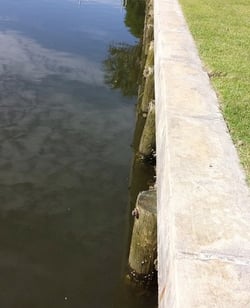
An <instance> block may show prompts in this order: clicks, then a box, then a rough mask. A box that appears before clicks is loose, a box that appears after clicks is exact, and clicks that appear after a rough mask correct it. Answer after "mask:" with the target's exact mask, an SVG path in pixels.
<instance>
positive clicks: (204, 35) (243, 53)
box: [180, 0, 250, 183]
mask: <svg viewBox="0 0 250 308" xmlns="http://www.w3.org/2000/svg"><path fill="white" fill-rule="evenodd" d="M180 3H181V5H182V8H183V12H184V15H185V17H186V20H187V22H188V25H189V28H190V30H191V32H192V34H193V36H194V39H195V41H196V44H197V47H198V49H199V53H200V56H201V59H202V61H203V63H204V64H205V66H206V68H207V70H208V72H209V75H210V76H211V80H212V83H213V86H214V88H215V90H216V92H217V94H218V96H219V100H220V103H221V110H222V112H223V115H224V118H225V120H226V123H227V125H228V128H229V131H230V134H231V136H232V139H233V141H234V143H235V145H236V147H237V149H238V153H239V156H240V160H241V163H242V165H243V168H244V169H245V171H246V175H247V180H248V183H250V1H249V0H202V1H201V0H180Z"/></svg>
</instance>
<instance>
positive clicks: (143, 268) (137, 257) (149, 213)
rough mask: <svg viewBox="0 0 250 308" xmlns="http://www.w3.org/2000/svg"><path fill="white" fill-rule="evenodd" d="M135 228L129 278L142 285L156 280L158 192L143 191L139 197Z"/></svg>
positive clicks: (135, 210)
mask: <svg viewBox="0 0 250 308" xmlns="http://www.w3.org/2000/svg"><path fill="white" fill-rule="evenodd" d="M133 216H134V217H135V218H134V227H133V233H132V240H131V245H130V253H129V268H130V273H129V276H130V278H131V279H132V280H135V281H137V282H140V283H142V284H147V285H148V284H152V283H154V282H155V280H156V269H155V264H156V259H157V220H156V191H155V190H153V189H152V190H148V191H143V192H141V193H140V194H139V195H138V198H137V202H136V208H135V209H134V211H133Z"/></svg>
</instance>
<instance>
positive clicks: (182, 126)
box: [154, 0, 250, 308]
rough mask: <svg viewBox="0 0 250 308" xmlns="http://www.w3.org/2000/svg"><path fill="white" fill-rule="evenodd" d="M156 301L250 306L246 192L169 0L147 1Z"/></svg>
mask: <svg viewBox="0 0 250 308" xmlns="http://www.w3.org/2000/svg"><path fill="white" fill-rule="evenodd" d="M154 51H155V68H154V75H155V108H156V110H155V112H156V153H157V169H156V174H157V219H158V284H159V307H164V308H165V307H166V308H168V307H176V308H177V307H178V308H184V307H185V308H194V307H195V308H196V307H208V308H211V307H234V308H237V307H239V308H245V307H250V223H249V222H250V198H249V188H248V187H247V185H246V182H245V176H244V172H243V171H242V169H241V166H240V163H239V159H238V155H237V152H236V150H235V147H234V145H233V143H232V140H231V138H230V135H229V133H228V129H227V126H226V124H225V122H224V119H223V117H222V114H221V112H220V107H219V103H218V98H217V96H216V94H215V92H214V90H213V89H212V87H211V85H210V80H209V77H208V74H207V73H206V71H205V70H204V69H203V65H202V63H201V61H200V59H199V55H198V52H197V49H196V46H195V43H194V41H193V38H192V36H191V34H190V32H189V30H188V27H187V25H186V22H185V19H184V17H183V13H182V10H181V8H180V6H179V3H178V1H177V0H154Z"/></svg>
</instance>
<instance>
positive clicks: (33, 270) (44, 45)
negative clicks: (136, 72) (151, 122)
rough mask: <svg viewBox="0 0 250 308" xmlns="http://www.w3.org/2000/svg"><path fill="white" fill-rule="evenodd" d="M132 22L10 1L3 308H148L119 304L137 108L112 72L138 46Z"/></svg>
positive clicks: (4, 61) (3, 32) (0, 189)
mask: <svg viewBox="0 0 250 308" xmlns="http://www.w3.org/2000/svg"><path fill="white" fill-rule="evenodd" d="M123 19H124V11H123V10H122V9H121V6H120V1H115V0H113V1H112V0H107V1H105V0H103V1H80V2H79V1H74V0H71V1H70V0H0V126H1V130H0V245H1V249H0V306H1V307H3V308H40V307H41V308H45V307H46V308H57V307H58V308H62V307H68V306H69V307H76V308H78V307H79V308H80V307H84V308H85V307H86V308H89V307H90V308H91V307H93V308H95V307H96V308H99V307H104V308H105V307H133V306H134V307H145V305H144V304H143V302H142V303H141V304H139V302H138V300H137V299H134V295H133V293H131V292H125V291H124V292H125V294H126V295H125V297H126V302H125V301H124V297H123V298H122V296H121V299H119V296H117V294H120V293H119V292H120V291H119V290H118V289H119V288H121V277H122V275H123V272H122V270H123V268H122V264H124V260H123V259H124V243H125V238H126V237H125V234H126V225H127V219H128V216H127V212H128V207H127V202H128V201H127V196H128V192H127V185H128V172H129V164H130V147H129V145H130V143H131V139H132V130H133V123H134V103H135V99H134V98H125V97H123V96H122V95H121V93H120V92H119V91H118V90H115V91H114V90H112V89H110V88H109V87H108V86H107V85H105V83H104V72H103V61H104V59H105V57H106V56H107V52H108V46H109V44H110V43H112V42H115V41H123V42H126V43H128V44H130V43H133V42H134V41H135V39H134V38H133V37H132V35H131V34H129V32H128V31H127V29H126V28H125V26H124V24H123ZM122 293H123V292H122ZM127 296H128V298H127ZM140 302H141V299H140ZM140 305H141V306H140Z"/></svg>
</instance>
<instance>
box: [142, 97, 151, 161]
mask: <svg viewBox="0 0 250 308" xmlns="http://www.w3.org/2000/svg"><path fill="white" fill-rule="evenodd" d="M154 148H155V102H154V101H151V102H150V104H149V110H148V115H147V119H146V123H145V125H144V129H143V132H142V135H141V140H140V145H139V153H140V154H141V155H143V156H149V155H151V154H152V151H153V149H154Z"/></svg>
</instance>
